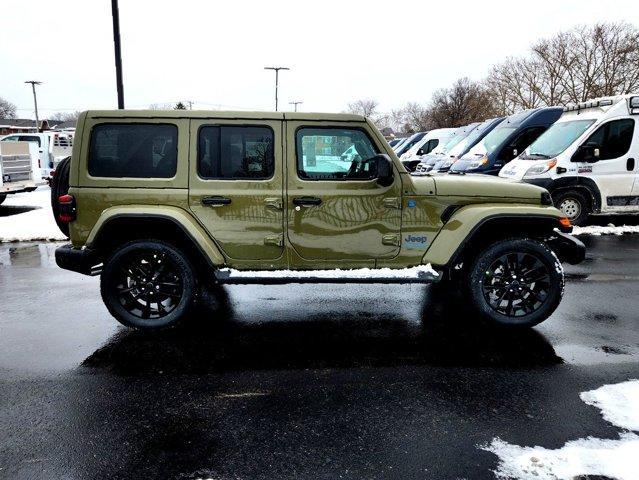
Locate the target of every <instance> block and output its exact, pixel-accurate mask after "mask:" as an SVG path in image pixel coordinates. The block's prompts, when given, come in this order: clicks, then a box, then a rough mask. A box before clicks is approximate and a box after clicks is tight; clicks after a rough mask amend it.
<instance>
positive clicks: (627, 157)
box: [576, 118, 639, 212]
mask: <svg viewBox="0 0 639 480" xmlns="http://www.w3.org/2000/svg"><path fill="white" fill-rule="evenodd" d="M635 130H636V126H635V120H634V119H632V118H620V119H617V120H611V121H609V122H606V123H604V124H602V125H601V126H600V127H599V128H597V130H595V132H594V133H593V134H592V135H590V136H589V137H588V139H587V140H586V141H585V142H584V145H588V144H590V145H591V146H592V147H594V148H596V149H597V150H598V153H599V155H598V156H596V157H594V159H593V160H595V162H594V163H582V162H579V163H578V164H577V171H578V175H583V176H585V177H591V178H592V179H593V180H594V181H595V183H596V184H597V187H598V188H599V191H600V192H601V208H602V211H612V212H615V211H617V212H624V211H632V210H636V209H637V206H636V202H633V201H632V200H633V193H632V189H633V183H634V181H635V173H634V169H635V168H636V165H635V162H636V159H633V160H631V158H633V155H632V152H633V151H636V149H637V148H638V147H637V143H639V139H637V138H636V137H637V135H635ZM633 137H634V138H633ZM576 155H579V151H577V153H576ZM633 203H634V205H633Z"/></svg>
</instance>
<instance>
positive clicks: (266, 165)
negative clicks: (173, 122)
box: [197, 126, 275, 180]
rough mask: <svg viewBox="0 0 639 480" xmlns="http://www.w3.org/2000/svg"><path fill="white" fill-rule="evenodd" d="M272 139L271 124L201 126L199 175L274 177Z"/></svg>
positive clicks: (227, 177) (205, 176)
mask: <svg viewBox="0 0 639 480" xmlns="http://www.w3.org/2000/svg"><path fill="white" fill-rule="evenodd" d="M273 142H274V135H273V130H271V129H270V128H269V127H262V126H238V127H235V126H205V127H202V128H200V132H199V134H198V149H197V171H198V175H199V176H200V177H202V178H206V179H221V180H224V179H226V180H239V179H245V180H248V179H255V180H264V179H268V178H271V177H272V176H273V173H274V171H275V159H274V150H273Z"/></svg>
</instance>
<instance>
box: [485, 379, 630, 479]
mask: <svg viewBox="0 0 639 480" xmlns="http://www.w3.org/2000/svg"><path fill="white" fill-rule="evenodd" d="M580 398H581V399H582V400H583V401H584V402H586V403H587V404H588V405H594V406H596V407H597V408H599V409H600V410H601V412H602V414H603V417H604V418H605V419H606V420H607V421H609V422H610V423H612V424H613V425H615V426H617V427H619V428H623V429H625V430H639V380H630V381H627V382H623V383H618V384H615V385H604V386H603V387H601V388H598V389H597V390H592V391H589V392H584V393H582V394H581V395H580ZM480 448H482V449H483V450H487V451H489V452H492V453H494V454H495V455H497V456H498V457H499V465H498V467H497V470H496V471H495V474H496V475H497V477H498V478H517V479H521V480H529V479H535V480H550V479H553V480H556V479H561V480H563V479H566V480H568V479H573V478H577V477H580V476H587V475H593V476H597V475H598V476H605V477H607V478H615V479H618V480H631V479H634V480H636V479H637V478H639V475H638V472H639V469H638V467H637V458H638V457H639V436H638V435H636V434H635V433H632V432H624V433H622V434H621V435H620V436H619V439H618V440H604V439H599V438H592V437H588V438H585V439H578V440H573V441H570V442H567V443H566V444H565V445H564V446H563V447H561V448H559V449H556V450H550V449H546V448H543V447H520V446H518V445H512V444H509V443H507V442H505V441H503V440H501V439H500V438H495V439H494V440H493V441H492V442H491V443H490V445H488V446H483V447H480Z"/></svg>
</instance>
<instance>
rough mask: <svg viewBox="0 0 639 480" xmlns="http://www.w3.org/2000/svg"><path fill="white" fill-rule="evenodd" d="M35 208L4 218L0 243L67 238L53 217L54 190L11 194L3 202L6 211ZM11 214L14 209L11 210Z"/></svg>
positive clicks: (2, 219) (0, 220) (0, 225)
mask: <svg viewBox="0 0 639 480" xmlns="http://www.w3.org/2000/svg"><path fill="white" fill-rule="evenodd" d="M19 207H32V208H34V209H33V210H29V211H26V212H23V213H16V214H15V215H6V213H7V212H4V214H5V215H6V216H2V217H0V242H20V241H30V240H66V238H67V237H65V236H64V235H63V234H62V232H61V231H60V229H59V228H58V226H57V225H56V223H55V220H54V218H53V212H52V210H51V190H50V189H49V187H40V188H38V189H37V190H35V191H33V192H25V193H16V194H13V195H7V199H6V200H5V201H4V202H3V203H2V204H1V205H0V209H2V210H9V211H10V210H13V209H15V208H19ZM9 213H10V212H9Z"/></svg>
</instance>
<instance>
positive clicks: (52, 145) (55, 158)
mask: <svg viewBox="0 0 639 480" xmlns="http://www.w3.org/2000/svg"><path fill="white" fill-rule="evenodd" d="M0 142H29V143H33V144H34V147H35V153H34V155H35V156H36V157H37V163H38V169H39V170H40V175H41V177H42V178H45V179H49V178H51V174H52V171H54V170H55V168H56V167H57V165H58V163H60V161H61V160H62V159H64V158H66V157H68V156H70V155H71V151H72V149H73V133H72V132H56V131H47V132H41V133H36V132H32V133H29V132H26V133H12V134H10V135H6V136H4V137H2V138H0Z"/></svg>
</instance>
